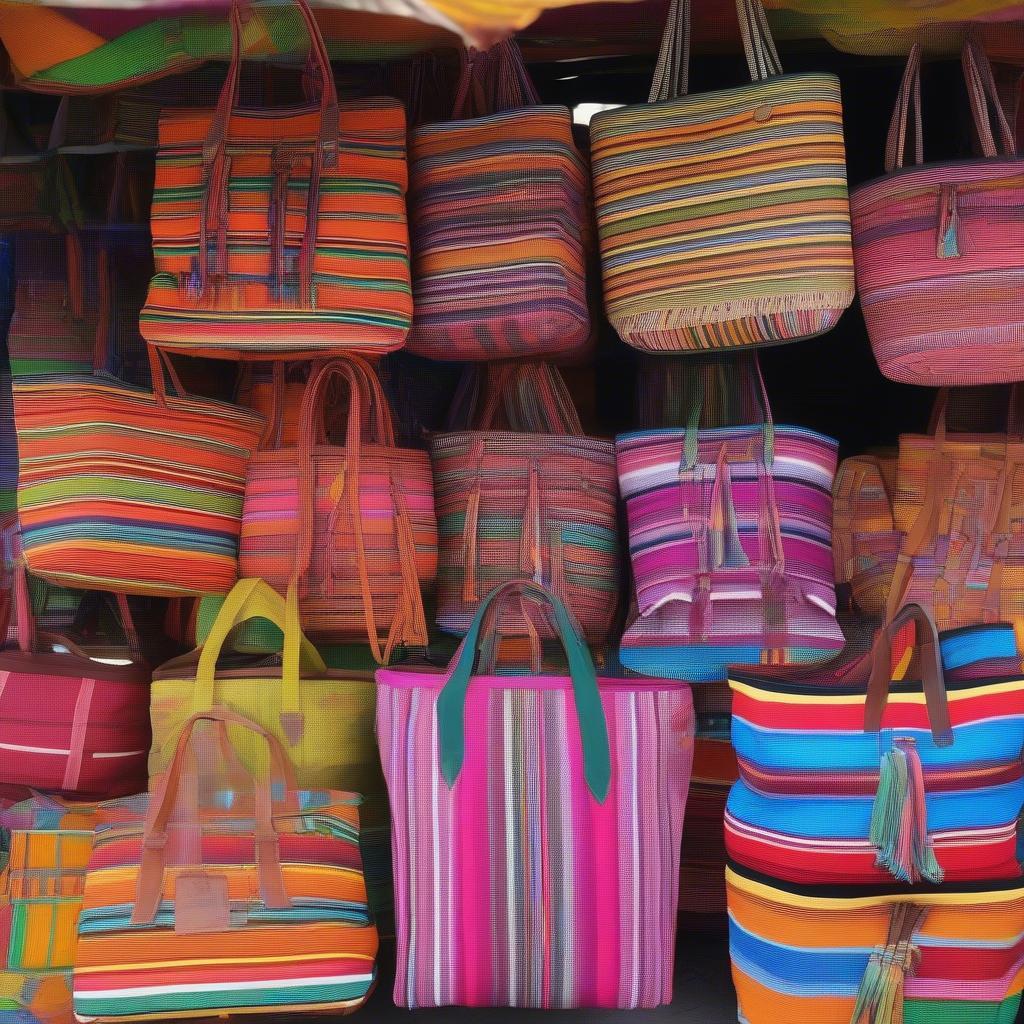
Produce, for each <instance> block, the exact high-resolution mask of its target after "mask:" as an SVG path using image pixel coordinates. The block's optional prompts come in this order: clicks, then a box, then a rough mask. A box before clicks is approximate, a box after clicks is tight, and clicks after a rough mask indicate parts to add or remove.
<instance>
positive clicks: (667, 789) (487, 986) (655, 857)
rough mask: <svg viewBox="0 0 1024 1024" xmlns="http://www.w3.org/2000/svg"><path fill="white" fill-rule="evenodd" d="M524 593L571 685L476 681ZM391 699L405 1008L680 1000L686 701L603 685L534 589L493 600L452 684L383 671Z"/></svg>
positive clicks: (561, 614)
mask: <svg viewBox="0 0 1024 1024" xmlns="http://www.w3.org/2000/svg"><path fill="white" fill-rule="evenodd" d="M511 597H525V598H526V599H529V600H532V601H538V602H542V603H543V604H544V605H545V606H547V607H548V608H550V610H551V612H552V616H553V628H554V632H555V634H556V636H557V637H558V638H559V640H560V642H561V644H562V646H563V648H564V650H565V653H566V657H567V659H568V664H569V672H568V676H566V675H544V676H541V675H536V674H534V675H525V676H524V675H514V676H500V675H496V674H495V673H494V670H493V669H490V670H488V669H487V668H482V669H477V668H476V665H477V659H478V655H479V654H480V652H481V651H483V652H485V653H486V650H487V649H488V648H491V649H493V646H494V643H495V642H496V640H497V631H496V628H495V622H496V620H497V614H498V612H499V611H500V606H501V605H503V604H504V603H505V602H506V601H507V600H508V599H509V598H511ZM377 683H378V702H377V737H378V741H379V743H380V747H381V760H382V763H383V766H384V774H385V777H386V779H387V782H388V792H389V795H390V799H391V812H392V821H393V833H392V834H393V836H394V840H393V844H394V863H395V887H396V918H397V926H398V928H397V948H398V968H397V973H396V978H395V990H394V998H395V1002H396V1003H397V1004H398V1005H399V1006H406V1007H409V1008H414V1007H424V1006H451V1005H462V1006H516V1007H544V1008H560V1009H565V1008H571V1007H602V1008H614V1007H618V1008H621V1009H627V1008H628V1009H633V1008H638V1007H655V1006H661V1005H663V1004H665V1003H668V1002H671V999H672V968H673V954H674V946H675V929H676V906H677V902H678V896H679V851H680V838H681V834H682V825H683V812H684V810H685V805H686V792H687V785H688V783H689V776H690V764H691V759H692V756H693V707H692V703H691V700H690V692H689V689H688V687H686V686H683V685H680V684H678V683H671V682H665V681H664V680H649V679H648V680H639V679H616V678H602V679H598V678H597V677H596V674H595V670H594V664H593V661H592V660H591V657H590V654H589V652H588V650H587V647H586V645H585V643H584V641H583V638H582V636H581V635H580V631H579V628H578V627H577V625H576V624H575V622H574V621H573V618H572V615H571V613H570V612H569V611H568V610H567V609H566V607H565V605H564V604H563V603H562V602H561V601H560V600H559V599H558V598H557V597H555V596H554V595H553V594H552V593H551V592H550V591H548V590H545V589H544V588H543V587H540V586H538V585H537V584H535V583H532V582H525V581H513V582H510V583H506V584H504V585H502V586H500V587H498V588H496V589H495V590H494V591H492V592H491V593H490V594H489V595H487V597H486V598H485V599H484V600H483V601H482V602H481V603H480V605H479V607H478V608H477V611H476V615H475V616H474V618H473V621H472V623H471V625H470V628H469V631H468V632H467V634H466V638H465V641H464V642H463V644H462V646H461V647H460V648H459V651H458V653H457V654H456V656H455V659H454V660H453V662H452V664H451V666H450V667H449V671H448V672H447V673H444V672H439V671H436V670H435V671H432V672H426V671H417V670H412V669H381V670H380V671H378V673H377ZM512 837H516V838H515V839H513V838H512ZM428 922H434V924H433V925H430V924H428ZM568 950H571V951H572V955H571V956H570V955H566V952H567V951H568Z"/></svg>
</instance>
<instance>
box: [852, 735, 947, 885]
mask: <svg viewBox="0 0 1024 1024" xmlns="http://www.w3.org/2000/svg"><path fill="white" fill-rule="evenodd" d="M868 837H869V839H870V840H871V842H872V844H873V845H874V846H875V847H876V848H877V850H878V853H877V855H876V857H875V863H876V864H877V865H878V866H879V867H884V868H885V869H886V870H887V871H888V872H889V873H890V874H891V875H892V876H893V877H894V878H896V879H897V880H899V881H901V882H920V881H927V882H933V883H935V884H936V885H937V884H938V883H939V882H941V881H942V877H943V872H942V868H940V867H939V864H938V861H936V859H935V851H934V850H933V849H932V844H931V839H930V837H929V835H928V811H927V806H926V803H925V790H924V772H923V769H922V767H921V758H920V755H919V754H918V752H917V744H916V743H915V742H914V740H913V738H911V737H898V738H897V739H896V741H895V743H894V745H893V749H892V750H889V751H887V752H886V753H885V754H883V756H882V762H881V765H880V769H879V774H878V793H877V794H876V796H875V804H874V807H873V809H872V811H871V827H870V831H869V833H868Z"/></svg>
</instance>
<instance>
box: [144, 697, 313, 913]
mask: <svg viewBox="0 0 1024 1024" xmlns="http://www.w3.org/2000/svg"><path fill="white" fill-rule="evenodd" d="M199 722H214V723H217V726H218V728H220V729H223V728H224V727H225V726H226V725H227V724H229V723H230V724H233V725H238V726H241V727H242V728H243V729H248V730H249V731H250V732H253V733H256V734H257V735H258V736H262V737H263V739H264V740H265V741H266V743H267V747H268V748H269V751H270V759H271V765H272V774H271V775H270V776H269V777H267V778H262V779H261V778H256V777H255V776H253V777H252V779H253V789H254V796H255V801H254V811H255V813H254V817H255V822H256V828H255V836H254V839H255V846H256V874H257V877H258V878H259V885H260V898H261V899H262V900H263V903H264V904H265V905H266V906H267V907H269V908H271V909H273V910H287V909H290V908H291V906H292V901H291V899H290V898H289V896H288V891H287V889H286V888H285V884H284V873H283V872H282V870H281V847H280V841H279V838H278V834H277V830H276V829H275V827H274V797H273V782H274V781H275V780H276V781H280V782H283V784H284V792H285V794H286V795H287V794H290V793H294V792H295V790H296V788H297V786H296V783H295V770H294V768H292V766H291V762H290V761H289V760H288V755H287V754H286V753H285V751H284V747H283V746H282V745H281V742H280V740H278V738H277V737H276V736H275V735H274V734H273V733H271V732H269V731H268V730H267V729H264V728H263V727H262V726H260V725H258V724H257V723H256V722H253V721H252V720H251V719H248V718H245V717H244V716H242V715H239V714H237V713H236V712H234V711H231V710H229V709H227V708H211V709H209V710H207V711H200V712H199V713H198V714H194V715H192V717H191V718H189V719H188V721H187V722H185V724H184V725H183V726H182V728H181V732H180V733H179V734H178V742H177V744H176V745H175V748H174V755H173V757H172V758H171V762H170V764H169V765H168V767H167V771H166V772H164V774H163V775H162V776H160V777H159V778H158V779H157V780H156V781H155V785H154V786H153V789H152V791H151V793H150V797H149V807H148V809H147V812H146V821H145V825H144V826H143V832H142V854H141V858H140V862H139V873H138V881H137V884H136V889H135V906H134V907H133V909H132V917H131V924H132V926H133V927H134V926H140V925H147V924H152V923H153V920H154V918H155V917H156V914H157V911H158V910H159V908H160V901H161V898H162V896H163V879H164V868H165V859H166V858H165V853H166V847H167V825H168V822H169V821H170V817H171V813H172V811H173V810H174V805H175V798H176V796H177V794H178V788H179V786H180V784H181V779H182V774H183V770H184V765H185V757H186V755H187V754H188V753H189V750H190V748H191V746H192V742H193V738H192V734H193V731H194V730H195V727H196V725H197V724H198V723H199Z"/></svg>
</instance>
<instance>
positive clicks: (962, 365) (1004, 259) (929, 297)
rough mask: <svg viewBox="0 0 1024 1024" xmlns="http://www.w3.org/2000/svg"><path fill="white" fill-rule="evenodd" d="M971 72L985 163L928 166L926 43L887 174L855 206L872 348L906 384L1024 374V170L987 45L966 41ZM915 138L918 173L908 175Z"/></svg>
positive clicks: (905, 96)
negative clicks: (910, 140)
mask: <svg viewBox="0 0 1024 1024" xmlns="http://www.w3.org/2000/svg"><path fill="white" fill-rule="evenodd" d="M963 67H964V75H965V77H966V79H967V86H968V92H969V94H970V101H971V110H972V112H973V115H974V125H975V128H976V133H977V136H978V139H979V141H980V143H981V150H982V154H983V158H982V159H976V160H957V161H945V162H942V163H931V164H926V163H924V150H923V142H922V138H921V107H920V104H921V71H920V68H921V45H920V43H917V44H915V45H914V48H913V49H912V50H911V53H910V58H909V60H908V61H907V68H906V71H905V73H904V75H903V82H902V84H901V85H900V91H899V96H898V98H897V100H896V108H895V110H894V111H893V115H892V121H891V123H890V126H889V139H888V144H887V146H886V153H885V176H884V177H882V178H878V179H876V180H875V181H872V182H869V183H868V184H866V185H861V186H860V187H859V188H857V189H856V190H855V191H854V193H853V195H852V197H851V199H850V210H851V213H852V215H853V229H854V236H853V240H854V253H855V255H856V260H857V288H858V290H859V292H860V297H861V308H862V309H863V310H864V322H865V324H866V325H867V329H868V336H869V337H870V339H871V347H872V348H873V349H874V353H875V358H876V359H877V360H878V365H879V367H880V369H881V370H882V373H884V374H885V375H886V376H887V377H889V378H891V379H892V380H897V381H903V382H904V383H907V384H928V385H936V384H955V385H965V384H986V383H1000V382H1007V381H1016V380H1020V379H1021V378H1022V377H1024V304H1022V302H1021V298H1020V295H1021V291H1022V289H1024V242H1022V240H1021V235H1022V230H1021V225H1020V219H1019V217H1018V211H1019V209H1020V207H1021V205H1022V204H1024V161H1022V160H1020V159H1018V157H1017V153H1016V148H1015V144H1014V138H1013V129H1012V128H1011V126H1010V123H1009V121H1008V119H1007V117H1006V114H1005V112H1004V111H1003V107H1002V105H1001V103H1000V99H999V91H998V89H997V87H996V84H995V81H994V80H993V77H992V69H991V67H990V66H989V62H988V57H987V56H986V55H985V50H984V47H983V46H982V45H981V44H980V43H979V42H978V41H976V40H973V39H969V40H968V41H967V43H966V44H965V46H964V50H963ZM989 104H991V107H992V110H993V111H994V119H992V118H990V114H989ZM911 124H913V128H911ZM910 131H912V132H913V135H914V149H915V164H914V165H913V166H909V167H905V166H904V159H905V150H906V145H907V135H908V132H910ZM950 309H955V310H956V315H955V316H950V315H949V313H948V311H949V310H950Z"/></svg>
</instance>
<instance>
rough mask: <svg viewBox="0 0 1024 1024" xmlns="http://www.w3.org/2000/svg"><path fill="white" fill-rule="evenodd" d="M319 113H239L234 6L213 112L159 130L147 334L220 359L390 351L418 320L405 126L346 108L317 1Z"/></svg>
mask: <svg viewBox="0 0 1024 1024" xmlns="http://www.w3.org/2000/svg"><path fill="white" fill-rule="evenodd" d="M297 5H298V8H299V10H300V11H301V13H302V15H303V17H304V19H305V22H306V25H307V27H308V29H309V33H310V43H311V57H312V63H313V66H314V68H315V71H316V76H315V77H316V79H317V81H318V85H319V91H320V99H319V102H318V103H316V104H314V105H311V106H306V107H300V108H289V109H279V110H242V109H239V106H238V100H239V82H240V75H241V62H242V32H243V27H242V16H241V10H240V8H241V3H240V0H234V3H233V5H232V10H231V26H232V40H233V45H232V58H231V65H230V67H229V69H228V74H227V78H226V80H225V82H224V88H223V91H222V92H221V95H220V99H219V101H218V103H217V106H216V108H215V109H213V110H170V111H167V112H165V113H164V115H163V116H162V118H161V121H160V148H159V152H158V155H157V170H156V185H155V192H154V197H153V217H152V221H153V251H154V257H155V262H156V274H155V276H154V278H153V282H152V285H151V287H150V291H149V297H148V299H147V301H146V305H145V307H144V308H143V310H142V315H141V329H142V334H143V336H144V337H145V338H146V340H147V341H149V342H150V343H152V344H154V345H158V346H160V347H163V348H166V349H170V350H177V351H181V352H188V353H191V354H193V355H207V356H214V357H218V356H219V357H221V358H230V357H241V358H250V359H252V358H275V357H277V356H279V355H280V354H281V353H289V354H291V355H292V356H293V357H298V356H299V355H300V354H301V353H306V354H315V353H317V352H320V353H337V352H339V351H342V350H350V349H351V350H356V351H362V352H368V353H370V352H376V353H379V352H388V351H390V350H392V349H395V348H398V347H400V346H401V345H402V344H403V343H404V341H405V335H406V333H407V331H408V329H409V324H410V322H411V319H412V293H411V286H410V283H409V239H408V229H407V226H406V218H405V190H406V186H407V174H408V172H407V167H406V159H405V115H404V112H403V110H402V106H401V104H400V103H399V102H398V101H397V100H393V99H389V98H386V97H383V98H375V99H361V100H355V101H352V102H350V103H344V104H341V105H339V103H338V98H337V93H336V91H335V86H334V78H333V74H332V71H331V65H330V61H329V60H328V57H327V51H326V48H325V46H324V42H323V38H322V37H321V35H320V30H319V29H318V27H317V24H316V21H315V19H314V18H313V15H312V13H311V11H310V9H309V5H308V2H307V0H297Z"/></svg>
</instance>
